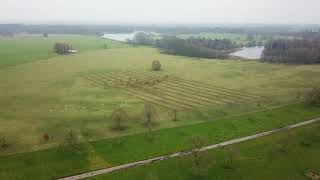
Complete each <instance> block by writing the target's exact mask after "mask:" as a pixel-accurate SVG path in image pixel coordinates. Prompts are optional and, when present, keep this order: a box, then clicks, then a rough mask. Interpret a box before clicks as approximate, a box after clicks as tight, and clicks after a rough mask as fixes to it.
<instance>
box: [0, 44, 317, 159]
mask: <svg viewBox="0 0 320 180" xmlns="http://www.w3.org/2000/svg"><path fill="white" fill-rule="evenodd" d="M154 59H158V60H160V61H161V63H162V65H163V71H161V72H159V73H160V74H167V75H169V76H177V77H180V78H184V79H188V80H197V81H201V82H206V83H210V84H214V85H217V86H221V87H227V88H230V89H234V90H239V91H241V92H242V91H244V92H250V93H254V94H257V95H259V96H265V97H267V99H268V101H263V102H260V100H259V99H257V100H256V101H257V102H252V103H246V102H242V104H241V103H231V104H227V105H220V106H216V105H211V106H207V107H204V108H201V109H197V110H191V111H183V112H179V113H178V118H179V119H180V121H177V122H174V121H172V120H171V119H172V111H168V110H166V109H163V108H158V111H159V113H158V114H159V120H158V123H157V126H155V128H156V129H161V128H168V127H175V126H182V125H187V124H194V123H199V122H204V121H212V120H214V119H217V118H221V117H224V116H231V115H237V114H241V113H245V112H252V111H257V110H263V109H265V108H270V107H274V106H279V105H282V104H287V103H295V102H297V94H298V92H302V93H303V92H305V91H306V90H308V89H309V88H310V87H311V86H312V85H313V84H316V83H317V82H319V81H320V79H319V78H318V76H319V74H320V68H319V66H316V65H301V66H287V65H279V64H263V63H259V62H255V61H234V60H232V61H231V60H230V61H225V60H207V59H197V58H186V57H181V56H170V55H164V54H160V53H159V52H158V51H157V50H156V49H153V48H147V47H136V48H123V49H121V48H120V49H107V50H96V51H91V52H90V51H88V52H83V53H78V54H72V55H68V56H58V57H54V58H50V59H49V60H46V61H36V62H32V63H26V64H21V65H17V66H12V67H8V68H3V69H1V71H0V81H1V86H0V92H1V93H0V99H1V101H0V102H1V104H0V107H1V117H0V126H1V127H6V128H3V129H1V132H0V133H1V134H3V135H4V136H6V137H7V139H8V141H9V142H10V144H11V146H9V147H8V148H7V150H6V151H4V152H3V151H1V152H0V153H1V154H6V153H16V152H22V151H32V150H37V149H42V148H47V147H53V146H56V145H57V144H58V143H59V142H60V141H62V140H63V138H64V134H65V133H66V131H68V130H70V129H73V130H75V131H77V133H79V134H80V135H81V133H82V132H83V131H88V132H90V136H89V137H88V138H89V139H91V140H97V139H102V138H108V137H112V136H115V135H116V134H117V133H115V132H114V131H112V130H111V126H112V122H111V121H110V115H111V113H112V111H113V110H114V109H116V108H118V107H120V106H121V107H123V108H125V109H126V110H127V111H128V112H129V115H130V121H128V122H127V126H128V127H129V128H128V129H127V130H126V131H123V132H121V134H123V135H125V134H132V133H137V132H142V131H145V127H143V126H142V125H141V120H140V119H141V118H140V113H141V111H142V107H143V102H142V101H141V100H139V99H137V98H134V97H131V96H128V95H127V94H125V93H123V92H122V91H121V90H119V89H118V88H107V89H104V88H102V87H99V86H97V85H95V84H93V83H91V82H90V81H88V80H87V79H86V78H85V77H86V76H87V75H89V74H108V73H110V72H115V71H119V70H132V69H133V70H139V71H143V72H149V71H150V70H149V68H150V64H151V61H152V60H154ZM244 104H245V106H244ZM21 131H23V132H24V133H23V135H21V134H20V132H21ZM44 133H48V134H49V135H50V136H53V137H54V141H52V142H50V143H48V144H45V145H43V144H40V143H39V138H40V137H41V136H42V135H43V134H44ZM80 138H82V136H80Z"/></svg>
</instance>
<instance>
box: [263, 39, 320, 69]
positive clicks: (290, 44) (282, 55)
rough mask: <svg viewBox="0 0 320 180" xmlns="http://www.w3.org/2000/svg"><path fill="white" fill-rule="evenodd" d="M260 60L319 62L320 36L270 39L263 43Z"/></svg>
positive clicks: (298, 62)
mask: <svg viewBox="0 0 320 180" xmlns="http://www.w3.org/2000/svg"><path fill="white" fill-rule="evenodd" d="M262 61H263V62H272V63H292V64H313V63H320V38H313V39H294V40H288V39H277V40H270V41H268V42H267V43H266V44H265V49H264V51H263V53H262Z"/></svg>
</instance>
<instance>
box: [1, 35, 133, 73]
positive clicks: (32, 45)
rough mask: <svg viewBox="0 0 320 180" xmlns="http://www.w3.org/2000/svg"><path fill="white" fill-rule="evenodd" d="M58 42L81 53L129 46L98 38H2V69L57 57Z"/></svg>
mask: <svg viewBox="0 0 320 180" xmlns="http://www.w3.org/2000/svg"><path fill="white" fill-rule="evenodd" d="M56 42H62V43H68V44H70V45H72V47H73V48H74V49H76V50H78V51H79V52H83V51H90V50H96V49H104V44H106V48H118V47H124V46H127V45H125V44H123V43H119V42H115V41H111V40H108V39H104V38H101V37H97V36H82V35H51V34H49V37H48V38H44V37H43V36H42V34H38V35H16V36H14V37H3V36H0V57H1V59H0V68H4V67H6V66H12V65H17V64H21V63H26V62H33V61H37V60H44V59H48V58H51V57H54V56H57V54H56V53H54V52H53V45H54V43H56Z"/></svg>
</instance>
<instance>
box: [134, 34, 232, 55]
mask: <svg viewBox="0 0 320 180" xmlns="http://www.w3.org/2000/svg"><path fill="white" fill-rule="evenodd" d="M128 43H130V44H134V45H151V46H154V47H157V48H159V49H161V50H162V52H164V53H168V54H179V55H184V56H191V57H203V58H226V57H228V54H229V53H230V52H231V51H233V50H235V49H236V48H237V47H238V46H237V45H236V44H235V43H234V42H232V41H231V40H228V39H214V40H211V39H204V38H195V37H190V38H188V39H180V38H177V37H175V36H162V37H161V38H157V36H156V35H155V34H152V33H145V32H140V33H137V34H136V35H135V37H134V38H133V40H128Z"/></svg>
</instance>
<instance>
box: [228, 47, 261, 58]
mask: <svg viewBox="0 0 320 180" xmlns="http://www.w3.org/2000/svg"><path fill="white" fill-rule="evenodd" d="M263 50H264V47H263V46H256V47H245V48H242V49H241V50H239V51H236V52H234V53H231V54H230V55H231V56H238V57H242V58H246V59H260V58H261V55H262V51H263Z"/></svg>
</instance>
